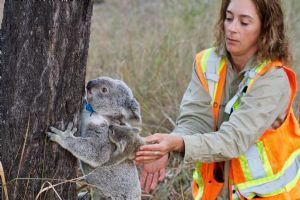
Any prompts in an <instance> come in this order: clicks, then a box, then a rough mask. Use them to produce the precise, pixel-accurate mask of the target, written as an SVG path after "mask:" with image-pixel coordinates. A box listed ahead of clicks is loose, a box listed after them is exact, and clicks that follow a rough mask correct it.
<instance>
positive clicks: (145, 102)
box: [87, 0, 300, 199]
mask: <svg viewBox="0 0 300 200" xmlns="http://www.w3.org/2000/svg"><path fill="white" fill-rule="evenodd" d="M205 2H207V3H205ZM219 2H220V1H219V0H210V1H205V0H151V1H149V0H122V1H120V0H107V1H106V3H104V4H100V5H95V6H94V13H93V19H92V20H93V21H92V34H91V42H90V49H89V57H88V68H87V80H89V79H91V78H95V77H98V76H103V75H107V76H111V77H114V78H120V79H123V80H124V81H125V82H126V83H128V85H129V86H130V87H131V88H132V89H133V92H134V94H135V96H136V97H137V99H138V101H139V102H140V103H141V107H142V116H143V124H144V127H143V135H147V134H151V133H155V132H170V131H171V130H172V128H173V126H174V122H175V121H176V116H177V114H178V109H179V103H180V101H181V98H182V95H183V92H184V90H185V88H186V86H187V84H188V82H189V79H190V74H191V70H192V63H193V59H194V56H195V54H196V53H197V52H199V51H200V50H201V49H204V48H208V47H210V46H211V44H212V40H213V26H214V23H215V20H216V16H217V12H218V7H219ZM284 6H285V13H286V19H287V20H286V22H287V27H288V35H289V38H290V41H291V44H292V52H293V55H294V61H295V65H294V66H293V67H294V69H295V70H296V71H297V72H298V73H300V71H299V68H297V67H296V66H298V65H299V64H300V51H299V45H300V42H299V39H298V38H297V36H298V35H299V34H300V26H299V25H298V24H297V22H298V21H299V18H300V14H299V10H300V3H299V1H298V0H289V1H284ZM179 172H181V173H179ZM189 179H191V168H189V167H186V166H183V165H181V164H179V159H174V160H172V163H171V164H170V168H169V172H168V177H167V179H166V180H165V182H164V183H163V184H161V185H160V186H159V188H158V189H157V190H156V191H155V192H154V193H153V194H152V195H150V196H149V195H148V196H145V199H190V198H191V197H190V187H189V186H190V183H189V182H190V180H189Z"/></svg>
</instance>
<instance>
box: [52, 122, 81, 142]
mask: <svg viewBox="0 0 300 200" xmlns="http://www.w3.org/2000/svg"><path fill="white" fill-rule="evenodd" d="M49 129H50V131H51V132H47V135H48V137H49V139H50V140H51V141H53V142H58V143H59V141H60V140H64V139H66V138H68V137H74V133H76V131H77V128H76V127H73V123H72V122H70V123H69V124H68V127H67V129H66V130H65V131H61V130H59V129H57V128H55V127H53V126H51V127H50V128H49Z"/></svg>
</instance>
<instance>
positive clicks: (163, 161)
mask: <svg viewBox="0 0 300 200" xmlns="http://www.w3.org/2000/svg"><path fill="white" fill-rule="evenodd" d="M167 164H168V156H167V155H165V156H163V157H162V158H160V159H158V160H156V161H154V162H152V163H149V164H144V165H143V166H142V168H141V175H140V183H141V188H142V190H143V191H144V192H145V193H149V192H151V191H153V190H154V189H155V188H156V186H157V184H158V182H161V181H163V179H164V178H165V174H166V167H167Z"/></svg>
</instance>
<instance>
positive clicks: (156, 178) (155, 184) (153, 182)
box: [150, 172, 158, 191]
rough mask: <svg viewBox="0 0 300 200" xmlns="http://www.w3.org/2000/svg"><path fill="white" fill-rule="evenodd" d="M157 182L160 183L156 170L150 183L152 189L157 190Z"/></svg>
mask: <svg viewBox="0 0 300 200" xmlns="http://www.w3.org/2000/svg"><path fill="white" fill-rule="evenodd" d="M157 183H158V172H155V173H154V174H153V179H152V183H151V185H150V191H153V190H155V188H156V186H157Z"/></svg>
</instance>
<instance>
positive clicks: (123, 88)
mask: <svg viewBox="0 0 300 200" xmlns="http://www.w3.org/2000/svg"><path fill="white" fill-rule="evenodd" d="M86 101H87V103H86V105H85V108H84V109H83V110H82V113H81V124H80V137H75V136H74V133H75V132H76V131H77V129H76V128H73V124H72V123H70V124H69V125H68V127H67V129H66V130H65V131H60V130H58V129H56V128H54V127H50V130H51V132H48V133H47V134H48V136H49V137H50V140H52V141H54V142H57V143H58V144H60V145H61V146H62V147H63V148H65V149H66V150H68V151H70V152H71V153H72V154H73V155H74V156H75V157H77V158H78V159H79V160H80V164H81V169H82V171H83V173H84V175H86V176H85V178H86V181H87V182H88V183H89V184H91V185H93V186H95V189H94V190H93V194H92V197H93V199H95V200H98V199H103V198H104V199H116V200H117V199H118V200H119V199H120V200H122V199H126V200H136V199H141V188H140V184H139V179H138V173H137V169H136V166H135V165H134V162H133V160H132V159H133V158H134V155H135V152H136V150H137V149H138V147H139V146H140V145H141V144H143V143H144V141H143V139H142V138H141V137H139V134H138V133H139V129H138V128H133V127H131V126H130V123H131V122H136V123H138V124H140V123H141V115H140V107H139V104H138V102H137V101H136V100H135V98H134V97H133V94H132V92H131V90H130V89H129V87H128V86H127V85H126V84H125V83H124V82H122V81H120V80H114V79H111V78H109V77H99V78H98V79H95V80H92V81H90V82H88V84H87V87H86Z"/></svg>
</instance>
